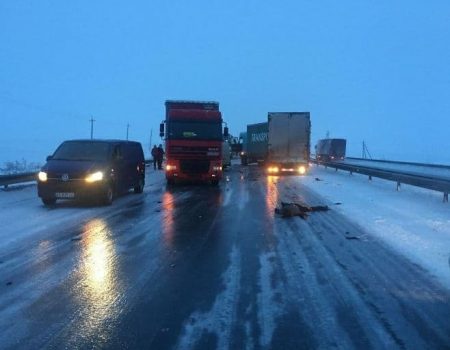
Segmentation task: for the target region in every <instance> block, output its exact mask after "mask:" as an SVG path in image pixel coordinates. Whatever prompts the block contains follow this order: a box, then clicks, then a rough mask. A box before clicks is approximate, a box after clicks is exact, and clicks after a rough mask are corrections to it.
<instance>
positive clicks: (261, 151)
mask: <svg viewBox="0 0 450 350" xmlns="http://www.w3.org/2000/svg"><path fill="white" fill-rule="evenodd" d="M268 131H269V130H268V124H267V123H257V124H250V125H247V133H246V139H245V143H246V145H245V147H244V152H243V154H242V155H241V162H242V164H244V165H246V164H248V163H263V162H264V161H265V160H266V158H267V140H268V138H267V135H268Z"/></svg>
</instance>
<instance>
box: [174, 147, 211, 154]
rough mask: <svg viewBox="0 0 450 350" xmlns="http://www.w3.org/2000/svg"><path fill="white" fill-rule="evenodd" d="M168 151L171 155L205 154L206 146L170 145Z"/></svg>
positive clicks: (206, 151)
mask: <svg viewBox="0 0 450 350" xmlns="http://www.w3.org/2000/svg"><path fill="white" fill-rule="evenodd" d="M169 151H170V154H172V155H178V154H179V155H192V156H206V155H207V153H208V147H189V146H172V147H170V150H169Z"/></svg>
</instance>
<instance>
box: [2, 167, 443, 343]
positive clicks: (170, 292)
mask: <svg viewBox="0 0 450 350" xmlns="http://www.w3.org/2000/svg"><path fill="white" fill-rule="evenodd" d="M227 177H228V180H229V181H223V183H222V184H221V185H220V186H219V187H211V186H200V185H193V186H175V187H170V188H167V187H166V185H165V183H164V179H163V176H162V174H160V173H159V172H149V174H148V179H147V186H146V189H145V192H144V194H143V195H133V194H130V195H127V196H124V197H122V198H118V199H117V200H116V201H115V202H114V204H113V205H112V206H111V207H109V208H89V207H71V205H70V204H66V205H62V206H61V207H59V208H58V207H57V208H55V209H54V211H57V210H60V211H64V212H63V213H66V214H67V215H72V216H73V219H72V220H67V221H66V222H65V224H64V225H59V224H58V222H54V223H51V222H47V221H45V215H46V212H45V211H44V209H43V210H42V212H43V214H42V215H43V221H42V225H43V228H42V230H41V231H42V232H40V233H39V235H38V236H37V237H38V238H36V239H35V240H31V241H27V242H22V244H20V245H17V246H15V248H14V249H13V251H8V252H5V251H0V261H1V263H0V273H1V275H2V276H3V278H4V281H6V282H8V281H10V280H11V281H12V283H11V284H7V283H6V282H5V283H3V285H1V286H0V329H2V330H3V332H1V333H0V344H2V345H0V347H1V348H11V349H15V348H18V349H29V348H35V349H41V348H86V349H91V348H118V349H216V348H217V349H311V348H326V349H328V348H342V349H362V348H364V349H371V348H374V349H380V348H399V349H403V348H432V349H443V348H448V347H449V344H450V323H449V322H448V320H449V319H450V293H449V292H448V291H447V290H445V289H443V288H442V287H440V286H439V285H438V284H437V283H436V281H434V280H433V278H432V277H430V276H428V275H427V274H426V273H425V272H424V271H423V270H421V269H420V268H419V267H418V266H416V265H414V264H412V263H410V262H408V261H406V260H405V259H404V258H402V257H400V256H399V255H397V254H396V253H395V252H392V251H390V250H389V249H388V248H386V247H385V246H384V245H383V244H382V243H380V242H378V241H377V240H376V239H375V238H373V237H372V236H371V235H370V232H365V231H364V230H363V229H362V228H360V227H358V226H357V225H355V224H353V223H352V222H351V221H349V220H348V219H347V218H345V217H342V216H341V215H339V214H337V213H335V212H333V210H330V211H328V212H318V213H313V214H311V215H310V216H309V217H308V218H307V220H302V219H301V218H299V217H296V218H289V219H283V218H281V217H278V216H276V215H275V214H274V211H275V208H276V207H277V206H278V205H279V204H280V202H281V201H287V202H289V201H295V200H302V201H305V202H307V203H309V204H314V205H316V204H326V203H323V199H322V198H320V197H318V196H317V195H316V194H314V193H312V192H311V191H310V190H308V189H307V188H305V187H303V186H302V178H301V177H296V176H290V177H281V176H268V177H267V176H264V175H263V174H261V173H260V171H259V169H258V168H257V167H252V166H249V167H245V168H240V167H238V166H233V167H232V169H230V170H229V171H228V172H227ZM346 231H348V232H352V233H353V234H355V235H359V236H362V235H365V236H364V237H367V239H365V240H361V241H351V240H347V239H345V232H346Z"/></svg>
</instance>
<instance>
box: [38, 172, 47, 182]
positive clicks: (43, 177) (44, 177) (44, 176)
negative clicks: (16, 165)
mask: <svg viewBox="0 0 450 350" xmlns="http://www.w3.org/2000/svg"><path fill="white" fill-rule="evenodd" d="M38 179H39V181H42V182H45V181H47V173H46V172H44V171H40V172H39V174H38Z"/></svg>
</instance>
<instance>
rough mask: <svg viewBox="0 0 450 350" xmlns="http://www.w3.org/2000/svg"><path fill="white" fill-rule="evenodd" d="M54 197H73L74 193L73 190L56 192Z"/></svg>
mask: <svg viewBox="0 0 450 350" xmlns="http://www.w3.org/2000/svg"><path fill="white" fill-rule="evenodd" d="M55 197H56V198H75V193H73V192H56V193H55Z"/></svg>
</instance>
